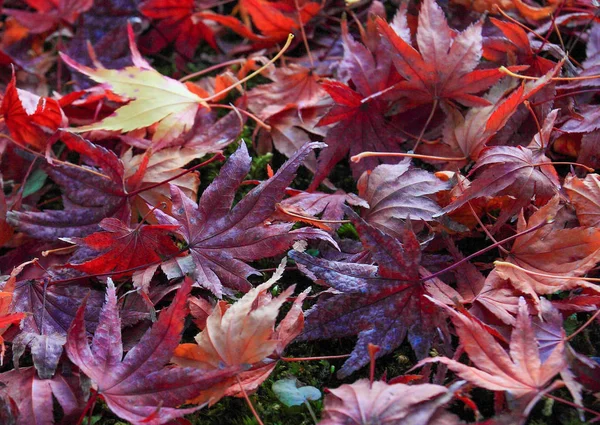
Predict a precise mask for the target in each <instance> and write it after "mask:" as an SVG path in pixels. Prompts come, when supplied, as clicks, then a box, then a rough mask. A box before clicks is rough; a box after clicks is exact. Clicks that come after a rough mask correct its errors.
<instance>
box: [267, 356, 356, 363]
mask: <svg viewBox="0 0 600 425" xmlns="http://www.w3.org/2000/svg"><path fill="white" fill-rule="evenodd" d="M348 357H350V354H341V355H339V356H321V357H280V358H279V360H281V361H284V362H305V361H311V360H334V359H345V358H348Z"/></svg>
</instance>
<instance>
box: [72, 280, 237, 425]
mask: <svg viewBox="0 0 600 425" xmlns="http://www.w3.org/2000/svg"><path fill="white" fill-rule="evenodd" d="M190 289H191V281H189V280H186V281H185V282H184V283H183V285H182V287H181V288H180V289H179V290H178V291H177V294H176V295H175V299H174V300H173V302H172V304H171V305H170V306H169V308H167V309H166V310H164V311H162V312H161V314H160V315H159V317H158V321H157V322H156V323H154V324H153V325H152V327H151V328H150V329H148V331H146V333H145V334H144V336H142V339H141V340H140V341H139V342H138V344H137V345H136V346H135V347H134V348H132V349H131V350H130V351H129V352H128V353H127V355H126V356H125V357H124V358H123V343H122V340H121V319H120V317H119V314H118V309H117V296H116V292H115V287H114V285H113V284H112V281H111V280H109V283H108V288H107V294H106V303H105V304H104V307H103V308H102V311H101V313H100V320H99V323H98V327H97V328H96V331H95V333H94V338H93V340H92V344H91V346H90V345H89V344H88V338H87V333H86V331H85V325H84V320H83V314H84V309H85V303H84V304H83V305H82V307H80V308H79V310H78V311H77V315H76V317H75V319H74V320H73V323H72V324H71V327H70V328H69V333H68V337H67V345H66V351H67V354H68V355H69V359H71V361H72V362H73V363H75V364H76V365H77V367H79V369H80V370H81V371H82V372H83V373H84V374H85V375H87V376H88V377H89V378H90V379H91V380H92V383H93V385H94V387H95V389H96V391H97V394H98V395H99V396H100V397H102V398H103V399H104V401H106V404H107V405H108V407H109V408H110V409H111V410H112V412H113V413H115V414H116V415H117V416H119V417H120V418H122V419H125V420H127V421H129V422H131V423H133V424H151V425H158V424H162V423H165V422H168V421H169V420H172V419H175V418H178V417H181V416H183V415H185V414H188V413H191V412H193V411H195V410H197V408H188V409H177V408H176V406H179V405H180V404H183V403H185V402H186V401H187V400H189V399H190V398H192V397H194V396H195V395H196V394H197V393H198V392H200V391H202V390H207V389H209V388H210V387H212V386H213V385H215V384H218V383H219V382H221V381H223V380H224V379H227V378H229V377H230V376H231V374H232V373H235V372H237V371H238V369H236V368H227V369H220V370H215V371H212V372H202V371H199V370H195V369H192V368H181V367H165V364H166V363H167V362H168V361H169V359H170V358H171V356H172V354H173V350H174V349H175V347H176V346H177V344H178V343H179V340H180V338H181V332H182V331H183V325H184V319H185V316H186V315H187V308H186V300H187V297H188V295H189V293H190Z"/></svg>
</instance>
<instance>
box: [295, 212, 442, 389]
mask: <svg viewBox="0 0 600 425" xmlns="http://www.w3.org/2000/svg"><path fill="white" fill-rule="evenodd" d="M346 211H347V214H348V215H350V218H351V219H352V222H353V224H354V225H355V226H356V228H357V230H358V232H359V235H360V236H361V241H362V242H363V245H364V246H365V247H366V248H367V249H368V250H369V251H370V253H371V255H372V256H373V258H374V260H375V261H376V262H377V263H378V267H377V266H372V265H367V264H358V263H342V262H335V261H329V260H324V259H320V258H314V257H311V256H310V255H308V254H304V253H299V252H296V251H292V252H291V253H290V256H291V258H293V259H294V260H296V262H298V263H299V264H301V265H302V267H303V268H306V269H307V270H308V271H309V272H310V273H309V274H308V275H309V277H311V278H313V279H318V280H322V281H324V282H325V283H326V284H327V285H328V286H330V287H332V288H333V289H335V292H333V294H326V295H321V297H320V299H319V302H318V303H317V304H315V305H314V306H313V307H312V308H311V309H310V310H309V311H308V313H307V316H306V326H305V329H304V332H303V334H302V335H300V337H299V338H300V340H314V339H329V338H340V337H345V336H352V335H357V334H358V341H357V343H356V346H355V348H354V351H353V352H352V354H351V355H350V357H349V358H348V360H347V361H346V363H344V366H343V367H342V368H341V369H340V370H339V372H338V376H340V377H344V376H348V375H350V374H351V373H352V372H354V371H356V370H357V369H359V368H360V367H362V366H364V365H366V364H367V363H368V362H369V354H368V345H369V343H372V344H376V345H379V346H381V351H379V353H378V356H381V355H384V354H387V353H389V352H391V351H392V350H394V349H396V348H397V347H398V346H399V345H400V344H401V343H402V342H403V341H404V339H405V338H406V336H408V340H409V342H410V343H411V345H412V347H413V349H414V350H415V352H416V354H417V356H418V357H420V358H423V357H425V356H426V355H427V353H428V350H429V347H430V344H431V340H432V339H433V336H434V334H435V327H436V326H437V322H438V320H439V317H438V315H437V314H436V311H435V309H434V308H433V306H432V305H431V303H430V302H429V301H428V300H427V299H426V298H425V297H424V293H425V289H424V286H423V284H422V283H421V282H420V280H419V279H420V276H419V263H420V259H421V249H420V245H419V242H418V241H417V239H416V238H415V235H414V234H413V233H412V232H410V231H408V230H406V231H405V236H404V240H403V243H400V242H399V241H398V240H396V239H394V238H392V237H391V236H388V235H386V234H384V233H382V232H381V231H380V230H378V229H376V228H374V227H372V226H370V225H369V224H367V223H366V222H364V221H363V220H362V219H361V218H360V217H358V216H356V214H355V213H353V212H352V210H350V209H347V210H346Z"/></svg>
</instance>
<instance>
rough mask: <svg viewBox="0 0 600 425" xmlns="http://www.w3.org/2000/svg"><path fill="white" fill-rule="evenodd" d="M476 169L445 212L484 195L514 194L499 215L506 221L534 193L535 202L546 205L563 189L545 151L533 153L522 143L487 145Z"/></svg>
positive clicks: (501, 219) (499, 221) (500, 220)
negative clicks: (468, 184)
mask: <svg viewBox="0 0 600 425" xmlns="http://www.w3.org/2000/svg"><path fill="white" fill-rule="evenodd" d="M482 169H483V171H481V170H482ZM478 172H479V173H478ZM475 173H478V174H477V177H476V178H475V179H474V180H473V181H472V183H471V185H470V186H469V187H468V188H467V189H466V190H465V191H464V192H463V193H462V194H461V195H460V196H459V197H458V198H457V199H456V200H455V201H454V202H452V203H451V204H450V205H448V206H447V207H446V208H444V212H446V213H447V212H450V211H454V210H455V209H457V208H459V207H460V206H462V205H465V204H466V203H467V202H468V201H470V200H472V199H475V198H479V197H482V196H498V195H511V196H512V197H513V201H511V203H510V204H509V205H507V206H506V209H504V210H503V211H502V213H501V215H500V217H498V223H504V222H505V221H506V220H508V219H509V218H510V217H511V216H513V215H514V214H516V213H517V212H518V211H519V210H520V209H521V208H523V207H524V206H526V205H527V204H529V203H530V202H531V200H532V199H533V198H534V195H535V202H536V204H537V205H544V204H545V203H546V202H548V201H549V200H550V198H552V196H554V194H555V193H556V192H557V191H558V190H559V189H560V182H559V181H558V175H557V174H556V170H555V169H554V167H553V166H552V164H550V160H549V159H548V158H546V157H545V156H544V155H536V156H535V157H534V153H533V152H532V151H531V150H530V149H527V148H524V147H522V146H517V147H512V146H494V147H491V148H487V149H486V150H484V151H483V153H482V154H481V156H480V157H479V159H478V160H477V164H476V165H475V167H474V168H473V169H472V170H471V175H473V174H475Z"/></svg>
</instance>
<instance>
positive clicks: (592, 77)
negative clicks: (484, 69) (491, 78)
mask: <svg viewBox="0 0 600 425" xmlns="http://www.w3.org/2000/svg"><path fill="white" fill-rule="evenodd" d="M498 71H500V72H501V73H503V74H506V75H510V76H511V77H514V78H519V79H521V80H532V81H537V80H539V79H541V78H544V77H530V76H528V75H519V74H516V73H514V72H512V71H511V70H509V69H507V68H506V67H504V66H501V67H500V68H498ZM598 78H600V75H584V76H583V77H552V78H550V81H585V80H597V79H598Z"/></svg>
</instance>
